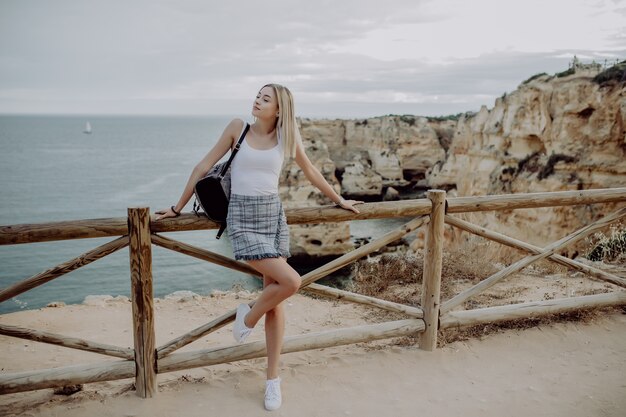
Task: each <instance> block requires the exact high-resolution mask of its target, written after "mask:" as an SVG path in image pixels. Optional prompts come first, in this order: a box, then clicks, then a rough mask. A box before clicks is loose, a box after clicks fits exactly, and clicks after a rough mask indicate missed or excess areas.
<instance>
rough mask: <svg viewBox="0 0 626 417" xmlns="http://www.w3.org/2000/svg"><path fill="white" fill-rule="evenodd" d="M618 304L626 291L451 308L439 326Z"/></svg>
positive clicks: (471, 323)
mask: <svg viewBox="0 0 626 417" xmlns="http://www.w3.org/2000/svg"><path fill="white" fill-rule="evenodd" d="M620 305H626V291H618V292H614V293H608V294H596V295H585V296H581V297H571V298H561V299H556V300H548V301H537V302H530V303H522V304H510V305H505V306H499V307H488V308H480V309H475V310H464V311H451V312H449V313H446V314H444V315H443V316H442V317H441V326H440V328H441V329H447V328H449V327H463V326H472V325H476V324H485V323H497V322H500V321H507V320H516V319H526V318H533V317H539V316H544V315H547V314H556V313H567V312H570V311H576V310H583V309H590V308H597V307H611V306H620Z"/></svg>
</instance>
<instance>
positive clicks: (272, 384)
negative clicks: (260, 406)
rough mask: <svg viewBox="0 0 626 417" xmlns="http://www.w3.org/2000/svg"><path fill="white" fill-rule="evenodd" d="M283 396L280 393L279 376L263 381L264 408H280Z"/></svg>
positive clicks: (268, 409) (270, 409)
mask: <svg viewBox="0 0 626 417" xmlns="http://www.w3.org/2000/svg"><path fill="white" fill-rule="evenodd" d="M282 403H283V397H282V395H281V393H280V377H279V378H276V379H268V380H267V381H265V409H266V410H267V411H274V410H278V409H279V408H280V405H281V404H282Z"/></svg>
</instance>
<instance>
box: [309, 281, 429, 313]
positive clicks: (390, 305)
mask: <svg viewBox="0 0 626 417" xmlns="http://www.w3.org/2000/svg"><path fill="white" fill-rule="evenodd" d="M303 291H306V292H307V293H311V294H315V295H319V296H322V297H326V298H334V299H337V300H345V301H350V302H352V303H358V304H363V305H367V306H370V307H376V308H380V309H382V310H387V311H392V312H394V313H401V314H406V315H407V316H409V317H415V318H419V319H421V318H423V317H424V311H423V310H422V309H421V308H419V307H411V306H407V305H404V304H400V303H394V302H393V301H387V300H381V299H380V298H375V297H369V296H367V295H362V294H356V293H353V292H349V291H344V290H340V289H337V288H331V287H327V286H325V285H319V284H309V286H308V287H305V288H303Z"/></svg>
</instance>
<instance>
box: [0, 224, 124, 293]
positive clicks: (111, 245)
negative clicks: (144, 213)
mask: <svg viewBox="0 0 626 417" xmlns="http://www.w3.org/2000/svg"><path fill="white" fill-rule="evenodd" d="M126 246H128V236H122V237H120V238H117V239H115V240H114V241H112V242H108V243H105V244H104V245H102V246H98V247H97V248H95V249H92V250H90V251H89V252H85V253H83V254H82V255H80V256H79V257H77V258H74V259H72V260H69V261H67V262H64V263H62V264H60V265H58V266H55V267H54V268H51V269H49V270H47V271H44V272H42V273H40V274H37V275H35V276H32V277H30V278H28V279H25V280H23V281H20V282H18V283H15V284H13V285H11V286H10V287H7V288H3V289H2V290H1V291H0V303H1V302H3V301H6V300H9V299H11V298H13V297H16V296H18V295H20V294H22V293H23V292H26V291H28V290H32V289H33V288H36V287H38V286H40V285H43V284H45V283H47V282H50V281H52V280H53V279H55V278H58V277H60V276H62V275H65V274H67V273H69V272H72V271H75V270H77V269H78V268H80V267H82V266H85V265H88V264H90V263H92V262H93V261H97V260H98V259H100V258H104V257H105V256H107V255H110V254H112V253H113V252H116V251H118V250H120V249H122V248H124V247H126Z"/></svg>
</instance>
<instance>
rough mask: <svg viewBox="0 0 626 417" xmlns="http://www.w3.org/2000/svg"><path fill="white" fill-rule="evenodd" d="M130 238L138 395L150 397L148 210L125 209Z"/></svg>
mask: <svg viewBox="0 0 626 417" xmlns="http://www.w3.org/2000/svg"><path fill="white" fill-rule="evenodd" d="M128 232H129V238H130V248H129V249H130V250H129V253H130V281H131V299H132V306H133V335H134V343H135V364H136V365H137V373H136V376H135V387H136V389H137V395H139V396H140V397H143V398H149V397H152V396H154V395H155V394H156V350H155V345H154V343H155V339H154V306H153V293H152V244H151V241H150V210H149V209H148V208H145V207H141V208H129V209H128Z"/></svg>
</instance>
